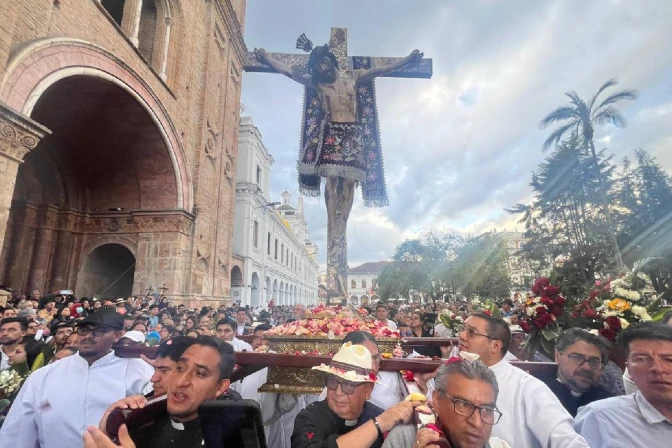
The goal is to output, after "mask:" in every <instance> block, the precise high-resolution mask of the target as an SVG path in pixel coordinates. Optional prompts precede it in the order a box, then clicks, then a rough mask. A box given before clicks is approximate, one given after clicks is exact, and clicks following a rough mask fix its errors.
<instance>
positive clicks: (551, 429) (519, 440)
mask: <svg viewBox="0 0 672 448" xmlns="http://www.w3.org/2000/svg"><path fill="white" fill-rule="evenodd" d="M459 337H460V343H459V348H460V350H461V351H466V352H470V353H475V354H477V355H479V356H480V361H481V362H483V364H485V365H486V366H488V367H489V368H490V369H492V371H493V372H494V373H495V377H496V378H497V383H498V384H499V397H498V398H497V408H498V409H499V410H500V411H501V412H502V414H503V416H502V419H501V420H500V422H499V423H498V424H497V425H495V426H494V427H493V428H492V435H493V436H494V437H499V438H500V439H502V440H504V441H505V442H507V443H508V444H509V445H511V446H512V447H515V448H539V447H547V448H579V447H580V448H586V447H588V446H589V445H588V444H587V443H586V441H585V440H584V439H583V437H581V436H580V435H578V434H577V433H576V431H574V428H573V420H572V416H571V415H569V413H568V412H567V410H565V408H564V407H563V406H562V404H561V403H560V401H559V400H558V398H557V397H556V396H555V395H554V394H553V392H551V391H550V390H549V389H548V387H546V385H545V384H544V383H543V382H541V381H540V380H538V379H537V378H535V377H533V376H532V375H530V374H529V373H527V372H525V371H523V370H522V369H519V368H517V367H514V366H512V365H511V364H509V362H508V361H507V360H506V359H504V356H505V355H506V352H507V350H508V348H509V345H510V344H511V330H510V329H509V324H507V323H506V321H504V319H502V318H500V317H495V316H491V315H489V314H485V313H483V312H476V313H471V314H470V315H469V318H467V320H466V321H465V322H464V330H463V331H462V332H461V333H460V336H459Z"/></svg>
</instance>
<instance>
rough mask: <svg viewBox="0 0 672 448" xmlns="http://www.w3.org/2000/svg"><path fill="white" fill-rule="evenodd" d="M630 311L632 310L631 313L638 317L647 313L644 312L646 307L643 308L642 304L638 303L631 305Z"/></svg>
mask: <svg viewBox="0 0 672 448" xmlns="http://www.w3.org/2000/svg"><path fill="white" fill-rule="evenodd" d="M630 311H632V314H634V315H635V316H637V317H640V318H641V317H642V316H643V315H645V314H648V313H647V312H646V308H644V307H643V306H638V305H635V306H633V307H632V308H631V309H630Z"/></svg>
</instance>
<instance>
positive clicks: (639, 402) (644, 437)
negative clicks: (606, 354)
mask: <svg viewBox="0 0 672 448" xmlns="http://www.w3.org/2000/svg"><path fill="white" fill-rule="evenodd" d="M618 343H619V345H620V346H621V349H622V350H623V352H624V353H625V354H626V356H627V363H628V370H629V371H630V377H631V379H632V381H633V382H634V383H635V385H636V386H637V389H638V390H637V391H636V392H635V393H634V394H629V395H621V396H617V397H612V398H607V399H605V400H599V401H595V402H592V403H590V404H588V405H587V406H584V407H582V408H580V409H579V413H578V414H577V416H576V425H575V426H576V430H577V431H579V432H580V433H581V435H582V436H584V437H585V438H586V440H587V441H588V443H590V446H595V447H611V446H614V447H615V446H623V447H626V446H627V447H628V448H640V447H641V448H649V447H663V446H669V445H670V442H671V441H672V328H670V327H668V326H666V325H664V324H661V323H654V322H645V323H641V324H639V325H633V326H631V327H628V328H627V329H625V330H623V332H622V333H621V334H620V335H619V336H618Z"/></svg>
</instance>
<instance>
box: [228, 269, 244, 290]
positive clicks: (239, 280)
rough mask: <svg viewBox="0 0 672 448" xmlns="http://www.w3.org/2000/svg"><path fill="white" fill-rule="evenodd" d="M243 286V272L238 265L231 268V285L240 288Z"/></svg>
mask: <svg viewBox="0 0 672 448" xmlns="http://www.w3.org/2000/svg"><path fill="white" fill-rule="evenodd" d="M241 286H243V272H242V271H241V270H240V268H239V267H238V266H234V267H232V268H231V287H232V288H239V287H241Z"/></svg>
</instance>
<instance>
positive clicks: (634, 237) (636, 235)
mask: <svg viewBox="0 0 672 448" xmlns="http://www.w3.org/2000/svg"><path fill="white" fill-rule="evenodd" d="M635 159H636V161H637V166H635V167H632V166H631V164H630V161H629V160H628V159H625V160H624V161H623V169H622V171H621V176H620V179H619V180H618V182H617V187H618V195H617V203H618V206H619V208H620V209H621V210H622V211H623V214H622V218H621V222H620V227H621V229H622V231H621V233H620V234H619V237H618V240H619V243H620V245H621V247H623V256H624V258H625V261H626V263H627V264H628V265H632V264H634V263H635V262H636V261H638V260H642V259H646V258H652V260H651V261H650V262H649V263H647V264H646V265H645V266H644V267H643V269H642V271H643V272H645V273H646V274H647V275H649V277H650V278H651V282H652V283H653V285H654V287H655V288H656V291H657V292H658V293H659V294H663V293H665V294H667V297H668V299H672V176H670V175H669V174H667V173H666V172H665V171H664V170H663V169H662V167H661V166H660V164H658V163H657V162H656V160H655V158H653V157H652V156H651V155H650V154H649V153H648V152H646V151H644V150H641V149H640V150H637V151H635Z"/></svg>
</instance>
